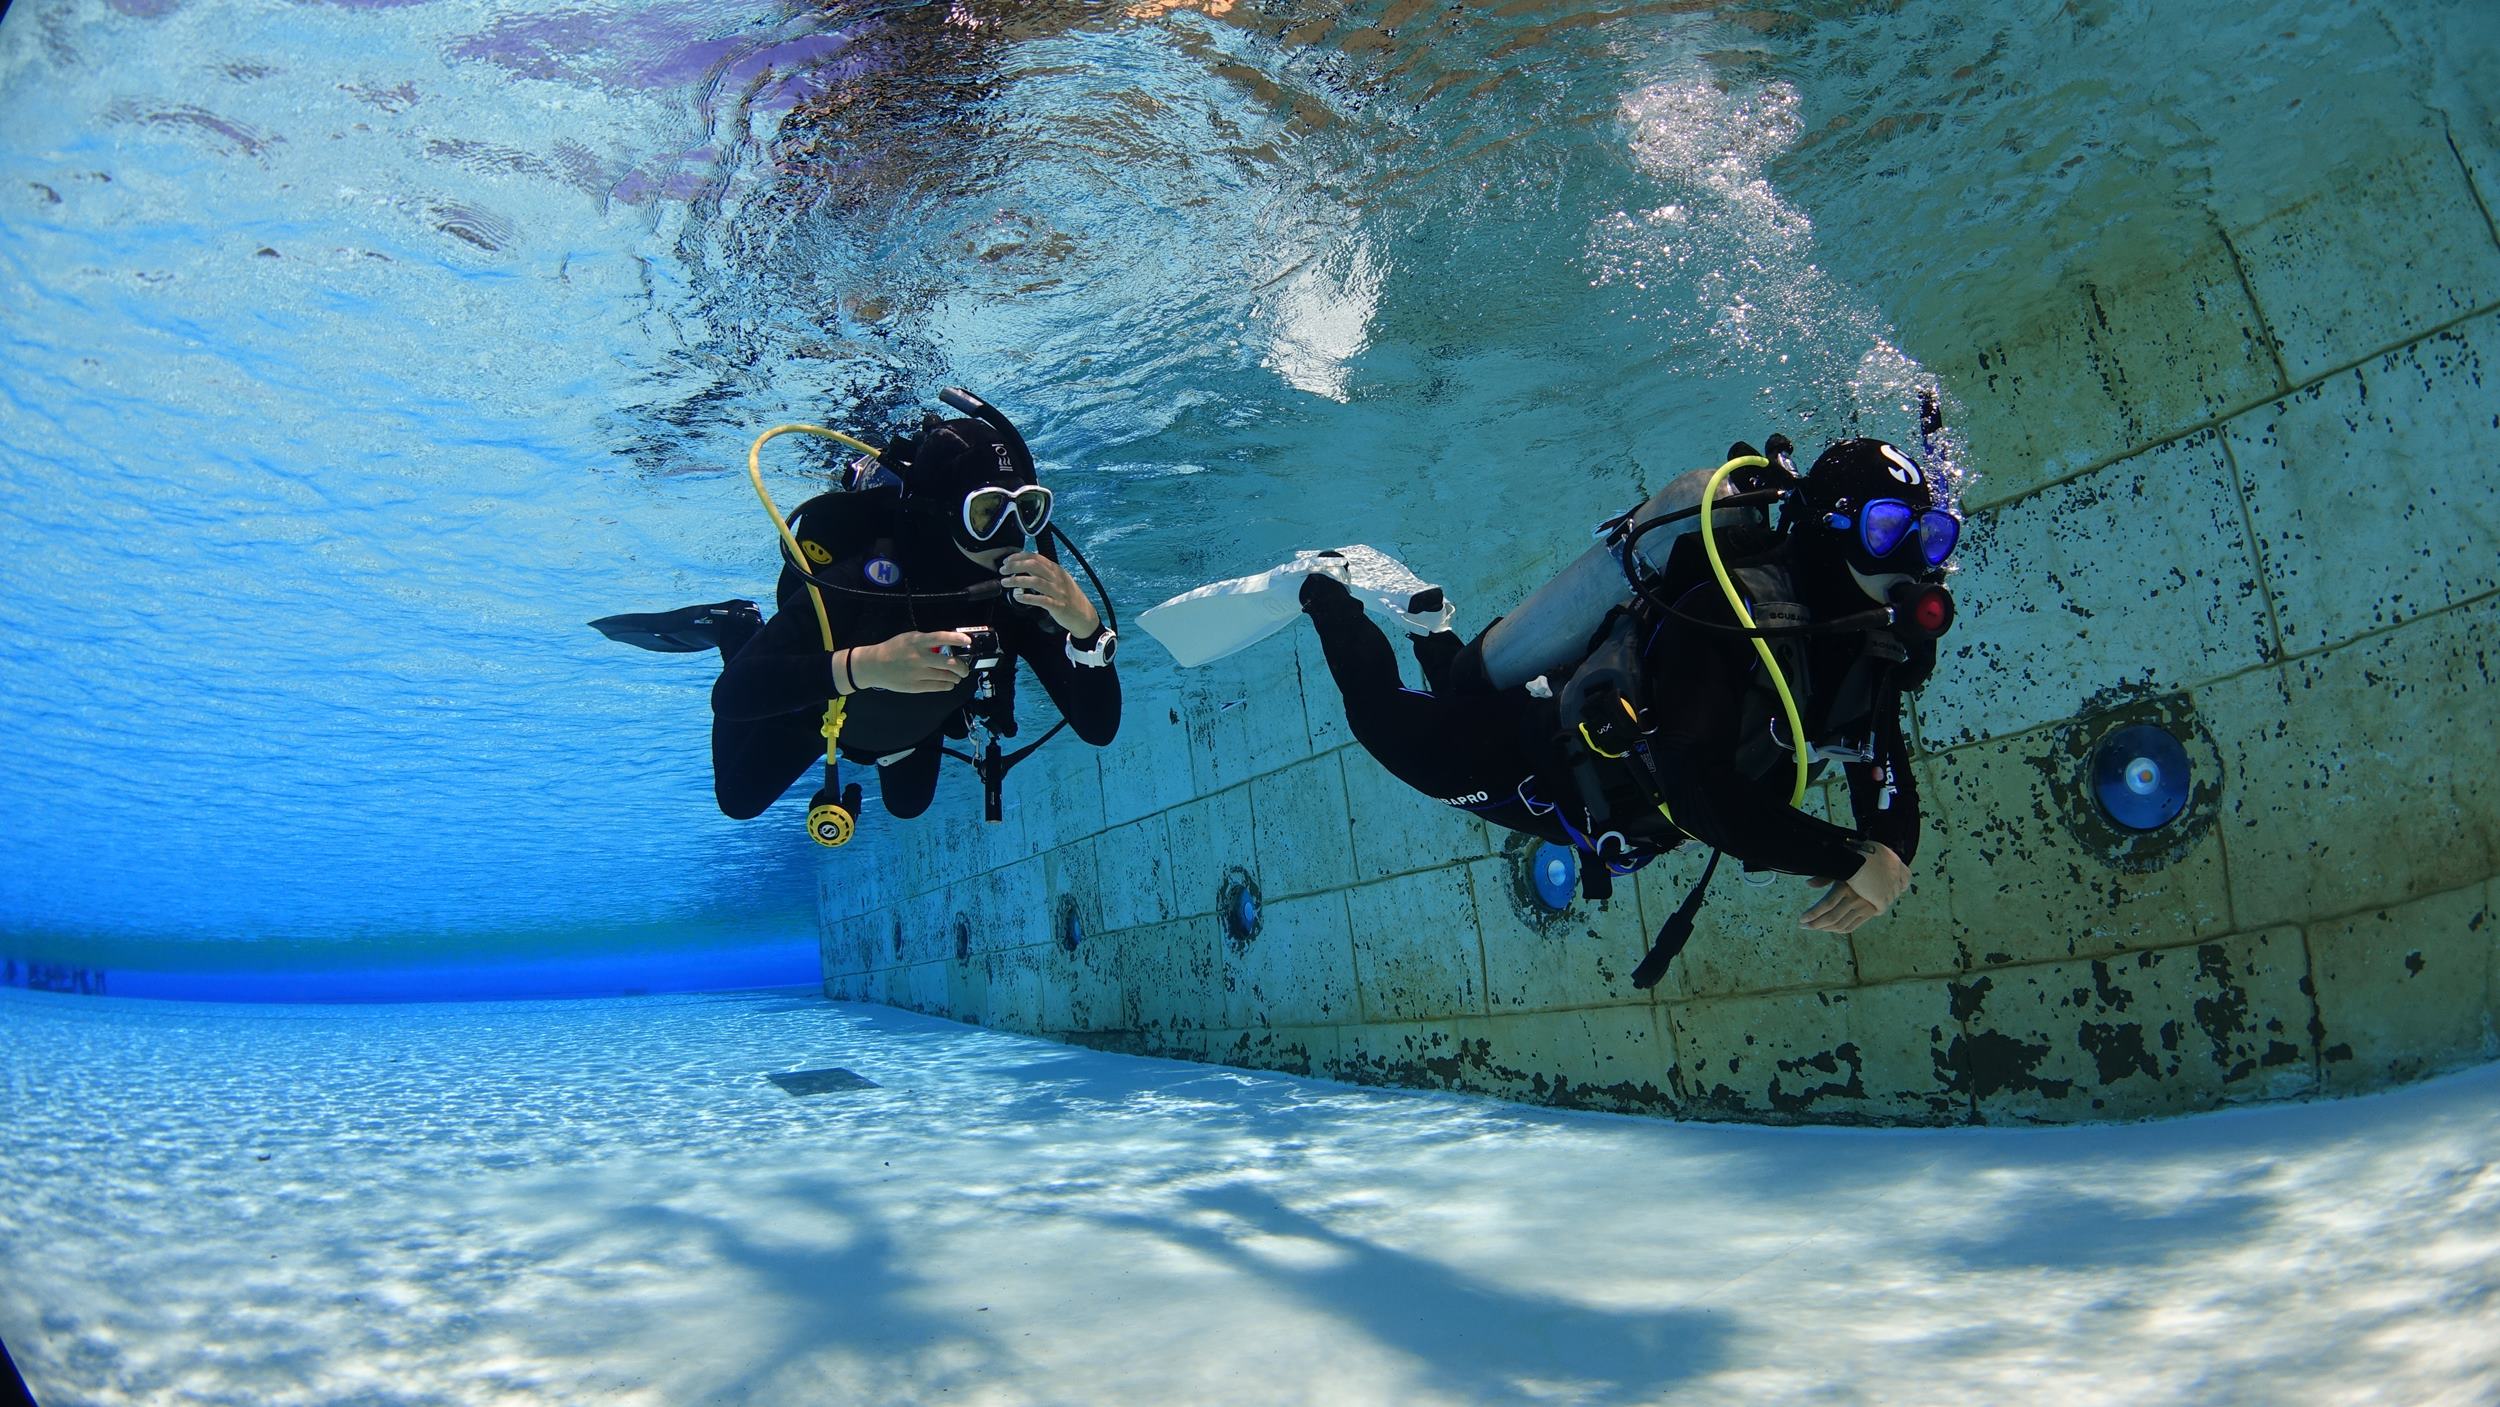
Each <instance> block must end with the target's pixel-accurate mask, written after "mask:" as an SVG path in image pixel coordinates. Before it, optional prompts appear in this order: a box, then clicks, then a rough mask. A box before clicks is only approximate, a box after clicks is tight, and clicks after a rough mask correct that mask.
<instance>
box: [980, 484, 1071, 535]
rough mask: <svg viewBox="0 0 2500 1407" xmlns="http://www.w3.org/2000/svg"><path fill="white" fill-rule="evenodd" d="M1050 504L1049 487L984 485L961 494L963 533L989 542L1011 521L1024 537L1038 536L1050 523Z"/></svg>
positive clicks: (1003, 530)
mask: <svg viewBox="0 0 2500 1407" xmlns="http://www.w3.org/2000/svg"><path fill="white" fill-rule="evenodd" d="M1050 505H1051V493H1050V490H1048V489H1046V488H1043V487H1042V486H1041V485H1039V484H1025V485H1022V486H1021V487H1018V488H1012V489H1010V488H1002V487H999V486H998V485H996V484H985V485H983V486H982V487H980V488H977V489H974V490H973V491H972V492H970V493H968V494H965V495H964V508H963V528H964V535H965V536H966V537H968V538H970V539H971V540H972V541H974V542H988V541H989V540H990V539H992V538H994V537H997V536H999V535H1000V534H1002V533H1004V532H1005V531H1006V530H1007V525H1008V524H1009V523H1011V522H1012V523H1015V524H1017V525H1018V526H1020V527H1022V528H1023V529H1024V535H1025V536H1026V537H1034V536H1037V535H1039V534H1040V532H1041V530H1042V529H1043V528H1045V527H1047V526H1049V524H1050Z"/></svg>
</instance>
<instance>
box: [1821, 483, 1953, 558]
mask: <svg viewBox="0 0 2500 1407" xmlns="http://www.w3.org/2000/svg"><path fill="white" fill-rule="evenodd" d="M1823 521H1824V523H1825V524H1826V525H1828V526H1830V527H1834V528H1838V529H1841V530H1843V531H1846V530H1848V529H1849V528H1852V527H1854V528H1856V529H1857V533H1858V545H1859V546H1861V547H1864V548H1865V549H1866V552H1867V555H1868V556H1869V557H1872V558H1874V559H1875V560H1876V561H1879V562H1880V561H1883V560H1884V559H1885V558H1887V557H1890V556H1891V555H1892V554H1893V553H1895V552H1898V551H1900V550H1901V545H1902V543H1903V542H1905V541H1907V540H1908V539H1909V538H1911V537H1912V536H1915V537H1917V539H1918V554H1919V557H1920V558H1921V559H1922V560H1924V561H1925V562H1926V563H1927V565H1928V566H1930V567H1941V566H1943V565H1944V559H1945V558H1947V557H1950V556H1952V555H1953V547H1954V544H1956V543H1958V542H1960V541H1961V539H1962V520H1961V519H1959V518H1957V517H1955V516H1953V515H1952V514H1951V513H1948V512H1946V511H1945V510H1943V509H1941V508H1919V507H1916V506H1914V505H1912V504H1909V503H1904V502H1903V501H1901V500H1900V499H1897V498H1879V499H1876V500H1874V501H1873V502H1871V503H1869V504H1867V505H1866V506H1865V507H1864V508H1861V509H1859V510H1858V511H1857V514H1856V516H1855V518H1854V519H1853V518H1852V517H1851V515H1850V514H1849V513H1848V512H1847V511H1846V510H1845V509H1844V510H1843V511H1840V512H1835V513H1830V514H1827V515H1825V517H1824V519H1823Z"/></svg>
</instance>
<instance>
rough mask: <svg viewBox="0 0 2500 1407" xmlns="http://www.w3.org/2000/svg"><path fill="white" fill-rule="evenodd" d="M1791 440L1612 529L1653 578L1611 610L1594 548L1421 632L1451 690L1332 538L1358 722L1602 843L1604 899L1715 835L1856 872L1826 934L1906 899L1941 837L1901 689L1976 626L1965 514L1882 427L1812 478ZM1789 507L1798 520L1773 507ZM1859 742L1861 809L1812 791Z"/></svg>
mask: <svg viewBox="0 0 2500 1407" xmlns="http://www.w3.org/2000/svg"><path fill="white" fill-rule="evenodd" d="M1770 449H1771V452H1770V454H1769V455H1768V456H1767V457H1766V456H1764V455H1760V454H1756V453H1755V452H1754V451H1753V450H1752V449H1751V448H1750V447H1749V446H1745V445H1741V444H1740V445H1737V446H1734V447H1733V448H1732V449H1731V451H1730V454H1729V462H1728V464H1727V465H1725V466H1723V467H1722V468H1720V469H1719V470H1718V471H1716V472H1715V473H1712V472H1711V471H1697V475H1698V476H1700V477H1702V478H1704V479H1706V482H1703V483H1693V482H1690V481H1691V480H1692V479H1694V478H1695V477H1696V476H1687V477H1686V479H1683V480H1679V481H1678V482H1677V484H1673V485H1670V486H1669V488H1668V490H1667V491H1665V492H1663V493H1661V494H1660V495H1659V496H1658V497H1657V498H1654V499H1652V500H1651V501H1650V502H1648V503H1646V504H1644V505H1642V506H1641V507H1640V508H1637V509H1635V510H1633V512H1631V513H1627V514H1625V515H1623V516H1622V517H1620V518H1618V519H1615V520H1613V521H1612V522H1610V523H1609V524H1607V525H1606V529H1607V540H1606V541H1605V542H1604V543H1601V544H1600V546H1599V547H1597V548H1592V549H1591V553H1592V555H1593V558H1594V559H1595V560H1597V561H1600V562H1602V563H1604V564H1605V566H1604V570H1606V571H1609V572H1612V573H1613V574H1614V577H1613V587H1614V588H1628V589H1623V590H1619V591H1615V593H1614V594H1616V595H1617V596H1619V597H1620V598H1622V599H1621V600H1620V601H1619V603H1618V604H1614V605H1612V606H1610V607H1606V608H1605V609H1603V611H1602V614H1600V615H1599V616H1598V618H1597V620H1596V621H1595V626H1594V628H1593V629H1591V628H1590V622H1589V621H1588V620H1587V618H1586V613H1588V612H1590V611H1593V610H1595V609H1596V605H1595V604H1593V603H1599V602H1601V601H1602V598H1603V597H1604V595H1605V594H1606V593H1605V592H1604V591H1601V590H1600V589H1599V583H1598V581H1597V579H1596V578H1595V577H1594V576H1588V575H1586V574H1583V576H1582V578H1581V579H1579V580H1577V581H1575V580H1573V571H1576V570H1578V567H1577V566H1576V565H1575V568H1574V569H1572V570H1567V571H1566V572H1565V573H1564V574H1563V576H1561V577H1558V578H1557V579H1556V581H1555V582H1554V583H1550V584H1549V585H1548V587H1546V588H1544V589H1541V590H1540V591H1539V592H1538V593H1536V594H1535V595H1534V596H1532V597H1531V598H1530V600H1529V602H1528V603H1526V605H1524V606H1523V607H1522V609H1521V611H1519V612H1515V613H1514V614H1513V616H1511V617H1506V618H1505V619H1503V620H1500V621H1496V622H1495V623H1494V624H1493V625H1492V626H1491V627H1488V628H1487V629H1486V631H1485V632H1484V633H1483V634H1481V635H1479V636H1478V637H1477V638H1476V640H1475V641H1474V642H1472V643H1471V644H1469V645H1467V646H1465V647H1463V648H1462V647H1461V646H1460V645H1459V643H1458V637H1457V636H1456V635H1455V634H1452V633H1450V632H1449V631H1448V630H1446V629H1443V630H1439V631H1435V632H1433V633H1429V634H1422V635H1418V636H1416V637H1414V650H1415V655H1416V659H1417V661H1418V663H1419V664H1421V665H1422V667H1423V672H1424V677H1425V679H1426V681H1427V682H1428V683H1429V684H1430V685H1431V692H1429V693H1422V692H1418V691H1415V690H1410V689H1406V688H1403V687H1402V686H1401V685H1400V682H1399V678H1398V670H1397V662H1396V658H1395V656H1394V654H1393V653H1392V652H1391V650H1390V647H1389V641H1388V639H1387V637H1386V636H1385V635H1383V634H1382V632H1381V631H1380V630H1379V628H1378V627H1376V626H1374V625H1373V624H1372V623H1371V622H1370V620H1369V619H1368V618H1366V616H1365V614H1364V607H1363V603H1362V601H1360V600H1358V599H1357V598H1356V596H1355V595H1354V594H1353V593H1352V592H1349V590H1348V589H1347V577H1348V573H1346V572H1345V571H1343V570H1341V569H1336V570H1332V569H1331V566H1330V565H1329V564H1328V563H1327V562H1326V560H1325V559H1326V558H1327V556H1328V554H1313V555H1314V556H1315V557H1316V558H1317V559H1319V560H1318V561H1317V562H1316V563H1315V564H1314V566H1313V568H1312V569H1311V570H1310V571H1309V572H1308V574H1307V575H1305V576H1303V578H1302V582H1301V587H1300V601H1301V604H1302V607H1303V609H1304V611H1305V612H1306V613H1307V614H1308V615H1309V616H1310V617H1311V620H1312V623H1313V625H1314V626H1315V627H1316V628H1317V629H1318V632H1319V637H1320V645H1321V648H1322V650H1323V651H1324V652H1325V654H1326V656H1327V659H1328V667H1329V672H1330V674H1331V675H1332V676H1334V677H1335V679H1336V681H1337V686H1338V689H1339V691H1340V692H1341V693H1342V694H1343V695H1344V699H1345V706H1346V721H1347V724H1348V725H1349V726H1350V727H1351V729H1352V730H1353V733H1354V736H1355V739H1356V740H1357V741H1358V742H1360V743H1361V744H1362V745H1363V746H1364V748H1365V749H1366V750H1367V751H1369V752H1370V753H1371V754H1372V756H1373V757H1375V758H1377V759H1378V760H1379V761H1380V763H1381V765H1382V766H1383V767H1385V768H1387V769H1388V770H1389V771H1390V772H1391V773H1392V774H1393V775H1395V776H1396V777H1398V778H1399V779H1400V780H1401V781H1404V782H1406V783H1407V784H1408V785H1410V786H1412V787H1414V788H1416V789H1417V790H1419V791H1422V792H1424V793H1425V794H1426V795H1429V796H1432V797H1433V798H1435V799H1436V800H1439V801H1441V802H1442V803H1443V804H1445V805H1448V806H1454V807H1457V808H1459V809H1462V810H1465V811H1468V812H1471V813H1473V814H1475V815H1478V816H1481V817H1483V818H1484V819H1485V820H1487V821H1490V822H1493V823H1494V824H1496V825H1501V826H1505V827H1508V828H1510V829H1512V830H1517V831H1524V832H1526V833H1528V834H1531V835H1536V836H1540V837H1543V838H1544V839H1546V840H1549V841H1552V842H1554V843H1556V844H1560V845H1568V846H1572V847H1574V848H1576V849H1578V850H1579V851H1581V852H1582V854H1583V856H1584V857H1585V858H1584V860H1583V863H1582V865H1581V877H1582V882H1583V892H1584V893H1586V894H1587V895H1588V897H1590V898H1593V899H1602V898H1604V897H1606V896H1607V895H1608V893H1610V892H1611V888H1612V879H1613V877H1615V876H1620V875H1624V874H1629V873H1631V872H1632V871H1634V870H1637V869H1639V868H1640V867H1641V866H1642V865H1645V864H1647V863H1648V862H1649V861H1650V860H1651V859H1653V858H1655V857H1656V856H1658V855H1660V854H1663V853H1665V852H1667V851H1669V850H1672V849H1675V848H1676V847H1677V846H1679V845H1681V844H1683V843H1684V842H1685V841H1686V840H1687V839H1695V840H1699V841H1702V842H1703V843H1705V844H1707V845H1709V846H1711V847H1712V849H1713V851H1714V852H1724V853H1727V854H1731V855H1734V856H1736V857H1737V859H1738V860H1740V861H1742V862H1743V863H1744V865H1745V867H1746V868H1747V869H1748V870H1778V871H1784V872H1787V873H1790V874H1797V875H1804V876H1808V877H1811V878H1812V879H1813V880H1814V882H1815V883H1817V884H1823V885H1828V886H1830V888H1829V890H1828V892H1827V893H1826V894H1825V895H1824V896H1823V897H1822V898H1821V899H1820V900H1819V901H1818V902H1816V903H1815V904H1814V905H1813V906H1812V907H1810V908H1809V909H1807V910H1806V912H1805V914H1804V917H1803V923H1804V926H1806V927H1808V928H1813V929H1818V930H1822V931H1825V932H1830V933H1848V932H1850V931H1852V930H1854V929H1856V928H1857V927H1858V926H1859V925H1860V924H1862V923H1864V922H1866V921H1867V920H1868V919H1870V918H1873V917H1875V916H1876V915H1878V914H1881V913H1882V912H1884V911H1885V910H1886V909H1887V908H1889V907H1890V906H1891V905H1892V903H1893V902H1894V901H1895V900H1896V899H1898V898H1899V897H1900V895H1901V894H1902V892H1903V891H1904V890H1905V889H1906V888H1907V887H1908V885H1909V868H1908V866H1909V862H1910V861H1911V860H1913V859H1915V858H1916V856H1917V853H1918V838H1919V805H1918V791H1917V787H1916V785H1915V783H1914V782H1913V780H1912V778H1911V774H1910V770H1909V765H1908V752H1909V750H1908V744H1907V742H1906V740H1905V738H1904V736H1903V733H1902V726H1901V699H1902V697H1903V695H1905V694H1907V693H1910V692H1913V691H1915V690H1916V689H1918V688H1919V687H1921V686H1922V685H1923V684H1925V683H1926V681H1927V679H1928V677H1929V675H1930V674H1932V673H1933V671H1934V669H1935V662H1936V643H1935V642H1936V637H1937V636H1938V635H1940V634H1942V633H1943V632H1944V630H1945V629H1946V628H1948V627H1949V626H1950V625H1951V623H1952V618H1953V602H1952V597H1951V596H1950V595H1949V594H1947V593H1946V592H1945V590H1944V588H1943V586H1942V584H1941V583H1942V577H1943V569H1944V563H1945V560H1946V558H1947V557H1948V556H1949V555H1950V554H1951V552H1952V550H1953V547H1954V544H1955V542H1956V541H1957V539H1958V537H1959V534H1960V520H1959V519H1958V518H1956V517H1955V516H1954V515H1953V514H1951V513H1949V512H1947V511H1945V510H1943V509H1940V508H1938V507H1937V506H1936V499H1935V493H1934V490H1933V488H1932V486H1931V485H1930V484H1929V482H1928V478H1927V475H1926V472H1925V471H1924V470H1923V469H1922V468H1920V466H1919V465H1918V464H1917V462H1916V461H1914V460H1912V459H1911V458H1910V457H1909V456H1908V455H1905V454H1903V453H1901V452H1900V451H1899V450H1896V449H1894V448H1893V447H1892V446H1891V445H1888V444H1884V443H1882V442H1881V441H1876V440H1846V441H1842V442H1840V443H1838V444H1835V445H1833V446H1832V447H1831V448H1830V449H1828V450H1826V451H1825V452H1824V453H1823V455H1822V456H1821V457H1820V458H1819V459H1817V460H1816V461H1815V464H1814V467H1813V469H1812V470H1811V471H1810V472H1808V473H1807V474H1806V475H1804V476H1803V477H1802V478H1800V477H1799V476H1797V475H1796V474H1795V472H1794V470H1793V468H1791V467H1790V463H1789V445H1788V443H1787V440H1786V438H1785V437H1783V436H1774V437H1773V438H1772V441H1771V446H1770ZM1740 475H1741V477H1739V476H1740ZM1730 480H1733V487H1734V488H1735V489H1736V490H1737V491H1736V492H1734V493H1733V494H1732V495H1729V494H1727V488H1728V486H1729V485H1728V481H1730ZM1777 502H1784V503H1785V507H1784V509H1783V510H1782V515H1781V519H1780V522H1779V525H1778V528H1777V529H1776V530H1774V529H1773V528H1772V527H1771V525H1770V521H1769V518H1768V515H1767V513H1766V512H1765V511H1764V510H1765V509H1766V508H1767V507H1768V506H1769V505H1771V504H1772V503H1777ZM1704 503H1707V504H1708V505H1709V506H1708V510H1707V512H1706V513H1705V511H1704V509H1703V507H1702V505H1703V504H1704ZM1682 504H1689V505H1690V506H1680V505H1682ZM1584 560H1589V559H1584ZM1359 584H1360V583H1359V581H1358V585H1359ZM1609 589H1612V588H1609ZM1575 593H1576V595H1575ZM1373 594H1375V595H1376V594H1377V593H1373ZM1558 602H1559V603H1564V604H1562V605H1558V604H1557V603H1558ZM1540 603H1542V606H1540ZM1436 604H1438V603H1437V602H1436ZM1574 610H1576V611H1579V612H1582V613H1583V614H1582V616H1581V618H1580V619H1577V620H1573V619H1571V618H1570V615H1569V612H1570V611H1574ZM1532 612H1541V618H1540V616H1539V615H1532V614H1531V613H1532ZM1558 629H1559V630H1562V631H1563V632H1564V633H1565V635H1566V637H1567V638H1565V639H1563V640H1561V641H1559V642H1557V641H1555V640H1553V639H1551V638H1550V636H1551V634H1552V633H1553V632H1555V631H1556V630H1558ZM1538 636H1546V637H1549V638H1544V639H1539V638H1536V637H1538ZM1526 668H1539V669H1540V673H1539V675H1538V676H1537V677H1535V678H1533V679H1530V678H1523V677H1521V675H1520V671H1521V670H1523V669H1526ZM1801 728H1802V732H1803V736H1804V737H1805V738H1806V740H1807V744H1808V746H1807V749H1806V754H1805V755H1804V756H1803V757H1800V756H1799V755H1798V753H1797V752H1796V750H1795V748H1794V747H1793V745H1792V740H1793V739H1794V738H1796V737H1797V736H1799V732H1800V729H1801ZM1834 760H1837V761H1841V762H1842V763H1843V764H1844V767H1845V771H1846V774H1847V777H1848V781H1849V792H1850V802H1851V809H1852V812H1853V819H1854V820H1855V822H1856V825H1855V827H1854V828H1846V827H1842V826H1837V825H1833V824H1831V823H1830V822H1827V821H1824V820H1821V819H1819V818H1817V817H1814V816H1811V815H1808V814H1806V813H1805V812H1804V811H1802V810H1799V809H1797V807H1798V805H1799V803H1801V802H1802V801H1803V800H1804V795H1805V787H1806V784H1807V781H1808V780H1809V779H1810V778H1811V776H1812V775H1813V774H1814V773H1815V772H1816V771H1817V770H1819V769H1820V767H1821V766H1822V764H1824V763H1826V762H1829V761H1834ZM1717 862H1718V858H1717V854H1716V853H1714V854H1713V856H1712V859H1711V865H1710V868H1708V869H1705V870H1704V871H1703V875H1702V881H1701V885H1697V886H1696V887H1695V889H1694V891H1693V893H1692V895H1691V897H1689V898H1688V899H1687V900H1686V901H1685V903H1684V905H1683V907H1682V908H1681V909H1679V910H1678V912H1677V914H1676V915H1675V917H1674V918H1672V919H1670V920H1669V921H1668V922H1667V923H1666V924H1665V925H1664V926H1662V928H1661V930H1660V933H1659V935H1658V939H1657V942H1656V943H1655V944H1654V945H1653V947H1652V949H1651V952H1650V954H1649V956H1648V958H1647V959H1645V960H1644V961H1643V963H1642V964H1641V967H1640V969H1639V970H1638V971H1636V972H1635V974H1634V979H1633V980H1634V984H1635V985H1636V986H1641V987H1647V986H1651V985H1654V984H1655V983H1656V982H1657V980H1658V979H1659V977H1661V976H1662V975H1664V973H1665V971H1666V967H1667V964H1668V962H1669V961H1670V960H1671V959H1672V958H1673V957H1674V956H1675V953H1676V952H1677V951H1678V950H1680V949H1681V948H1682V946H1683V943H1684V941H1685V939H1686V937H1688V936H1689V934H1690V932H1691V927H1692V919H1693V914H1694V912H1695V911H1696V910H1697V909H1698V907H1699V905H1700V903H1701V896H1702V894H1703V892H1704V886H1706V885H1707V884H1708V882H1709V877H1710V874H1711V873H1712V872H1713V871H1714V870H1715V868H1716V866H1717Z"/></svg>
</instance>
